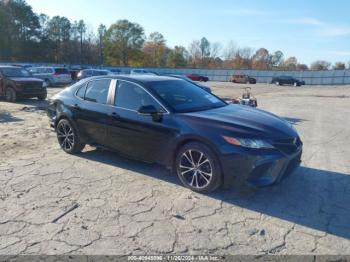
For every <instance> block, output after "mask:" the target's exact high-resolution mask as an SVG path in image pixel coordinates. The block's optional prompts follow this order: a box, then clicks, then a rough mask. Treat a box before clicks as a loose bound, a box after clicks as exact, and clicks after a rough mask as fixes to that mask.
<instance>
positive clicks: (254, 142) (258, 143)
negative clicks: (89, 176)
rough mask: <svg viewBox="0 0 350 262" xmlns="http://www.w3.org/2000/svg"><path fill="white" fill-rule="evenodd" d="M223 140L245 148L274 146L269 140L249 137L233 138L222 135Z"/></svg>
mask: <svg viewBox="0 0 350 262" xmlns="http://www.w3.org/2000/svg"><path fill="white" fill-rule="evenodd" d="M223 138H224V139H225V141H226V142H227V143H229V144H231V145H235V146H242V147H247V148H255V149H259V148H274V147H273V146H272V145H271V144H270V143H269V142H267V141H265V140H261V139H250V138H235V137H228V136H223Z"/></svg>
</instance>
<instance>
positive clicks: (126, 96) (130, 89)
mask: <svg viewBox="0 0 350 262" xmlns="http://www.w3.org/2000/svg"><path fill="white" fill-rule="evenodd" d="M115 105H116V106H118V107H121V108H125V109H130V110H134V111H138V110H139V109H140V107H141V106H150V105H152V106H154V107H155V108H156V109H157V110H158V111H159V112H166V110H165V109H164V108H163V107H162V106H161V105H160V104H159V103H158V102H157V101H155V100H154V98H153V97H151V96H150V95H149V94H148V93H147V92H146V91H145V90H143V89H142V88H141V87H139V86H137V85H135V84H132V83H129V82H124V81H118V85H117V91H116V98H115Z"/></svg>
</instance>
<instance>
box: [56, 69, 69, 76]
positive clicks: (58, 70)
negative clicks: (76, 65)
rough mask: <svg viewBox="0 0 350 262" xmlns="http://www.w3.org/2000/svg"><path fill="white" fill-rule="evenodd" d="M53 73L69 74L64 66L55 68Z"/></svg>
mask: <svg viewBox="0 0 350 262" xmlns="http://www.w3.org/2000/svg"><path fill="white" fill-rule="evenodd" d="M55 73H56V74H59V75H69V72H68V70H67V69H65V68H55Z"/></svg>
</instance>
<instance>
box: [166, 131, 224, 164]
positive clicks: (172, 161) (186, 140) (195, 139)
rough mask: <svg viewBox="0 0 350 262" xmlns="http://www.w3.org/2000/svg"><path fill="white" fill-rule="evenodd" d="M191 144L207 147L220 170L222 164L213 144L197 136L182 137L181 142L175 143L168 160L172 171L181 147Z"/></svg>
mask: <svg viewBox="0 0 350 262" xmlns="http://www.w3.org/2000/svg"><path fill="white" fill-rule="evenodd" d="M193 142H196V143H202V144H204V145H205V146H207V147H208V148H209V149H210V150H211V151H212V152H213V153H214V155H215V156H216V158H217V160H218V163H219V165H220V169H221V170H222V164H221V161H220V157H219V152H218V150H217V149H216V147H215V145H214V144H213V143H211V142H210V141H209V140H207V139H205V138H202V137H199V136H189V137H184V138H182V139H181V140H179V141H178V142H177V143H176V145H175V147H174V150H173V153H172V155H171V159H170V166H171V168H172V169H173V170H174V165H175V163H176V156H177V154H178V152H179V150H180V149H181V148H182V147H183V146H185V145H186V144H189V143H193Z"/></svg>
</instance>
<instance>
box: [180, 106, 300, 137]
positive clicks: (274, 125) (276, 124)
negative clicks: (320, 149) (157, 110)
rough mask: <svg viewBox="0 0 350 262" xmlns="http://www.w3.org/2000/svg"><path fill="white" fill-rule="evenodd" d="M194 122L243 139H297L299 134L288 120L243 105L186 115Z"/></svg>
mask: <svg viewBox="0 0 350 262" xmlns="http://www.w3.org/2000/svg"><path fill="white" fill-rule="evenodd" d="M184 115H185V117H189V118H190V119H191V120H192V121H195V122H197V124H198V123H200V124H201V125H205V126H207V128H219V129H223V130H225V131H226V132H231V131H232V132H234V133H236V134H238V135H242V136H243V137H260V138H268V139H280V138H291V137H293V138H294V137H297V136H298V133H297V132H296V130H295V129H294V128H293V127H292V126H291V124H290V123H289V122H287V121H286V120H284V119H282V118H280V117H278V116H276V115H274V114H271V113H269V112H266V111H263V110H260V109H255V108H251V107H248V106H241V105H228V106H225V107H222V108H217V109H212V110H207V111H201V112H193V113H186V114H184Z"/></svg>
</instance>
